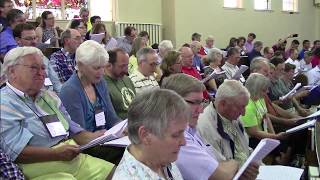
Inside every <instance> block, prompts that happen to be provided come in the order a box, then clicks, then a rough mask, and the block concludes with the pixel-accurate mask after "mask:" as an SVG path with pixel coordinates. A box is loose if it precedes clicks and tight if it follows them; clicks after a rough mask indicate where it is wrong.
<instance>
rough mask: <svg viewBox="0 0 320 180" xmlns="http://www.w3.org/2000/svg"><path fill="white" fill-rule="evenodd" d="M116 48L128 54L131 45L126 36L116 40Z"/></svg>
mask: <svg viewBox="0 0 320 180" xmlns="http://www.w3.org/2000/svg"><path fill="white" fill-rule="evenodd" d="M117 47H118V48H121V49H123V50H124V51H125V52H126V53H128V54H130V52H131V49H132V44H131V42H130V41H129V40H128V38H127V37H126V36H123V37H119V38H118V39H117Z"/></svg>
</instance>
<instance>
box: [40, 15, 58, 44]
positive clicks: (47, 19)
mask: <svg viewBox="0 0 320 180" xmlns="http://www.w3.org/2000/svg"><path fill="white" fill-rule="evenodd" d="M36 34H37V38H38V42H39V43H41V44H42V43H46V41H48V40H49V43H50V44H52V45H53V47H59V43H58V38H59V36H58V32H57V30H56V29H55V19H54V15H53V13H52V12H51V11H43V13H42V14H41V23H40V25H39V26H38V27H37V28H36Z"/></svg>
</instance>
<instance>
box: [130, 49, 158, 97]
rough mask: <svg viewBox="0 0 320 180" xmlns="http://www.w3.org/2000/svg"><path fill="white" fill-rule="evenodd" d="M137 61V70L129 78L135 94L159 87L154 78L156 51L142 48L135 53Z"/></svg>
mask: <svg viewBox="0 0 320 180" xmlns="http://www.w3.org/2000/svg"><path fill="white" fill-rule="evenodd" d="M137 59H138V70H136V71H134V72H133V73H132V74H131V75H130V76H129V77H130V79H131V81H132V82H133V85H134V87H135V89H136V92H137V94H139V93H141V92H142V91H144V90H147V89H150V88H154V87H159V84H158V82H157V81H156V79H155V77H154V73H155V72H156V67H157V65H158V56H157V54H156V51H155V50H153V49H151V48H142V49H140V50H139V51H138V52H137Z"/></svg>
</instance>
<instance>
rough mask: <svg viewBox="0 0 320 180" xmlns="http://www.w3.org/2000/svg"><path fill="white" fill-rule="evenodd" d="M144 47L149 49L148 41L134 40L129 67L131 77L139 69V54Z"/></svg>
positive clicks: (139, 38)
mask: <svg viewBox="0 0 320 180" xmlns="http://www.w3.org/2000/svg"><path fill="white" fill-rule="evenodd" d="M144 47H147V44H146V40H145V39H144V38H142V37H137V38H136V39H134V41H133V43H132V49H131V52H130V54H129V65H128V73H129V75H130V74H132V73H133V72H134V71H136V70H137V69H138V60H137V52H138V51H139V50H140V49H142V48H144Z"/></svg>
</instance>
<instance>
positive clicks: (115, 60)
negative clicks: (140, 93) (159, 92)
mask: <svg viewBox="0 0 320 180" xmlns="http://www.w3.org/2000/svg"><path fill="white" fill-rule="evenodd" d="M108 54H109V62H108V64H107V66H106V68H105V73H106V74H105V76H104V78H105V80H106V81H107V84H108V90H109V95H110V98H111V102H112V104H113V107H114V110H115V111H116V113H117V115H118V116H119V117H120V118H121V119H126V118H127V113H128V108H129V105H130V104H131V102H132V100H133V99H134V97H135V94H136V90H135V88H134V85H133V83H132V81H131V79H130V78H129V77H128V76H127V74H128V63H129V56H128V54H127V53H126V52H125V51H124V50H122V49H120V48H116V49H113V50H111V51H108Z"/></svg>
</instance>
